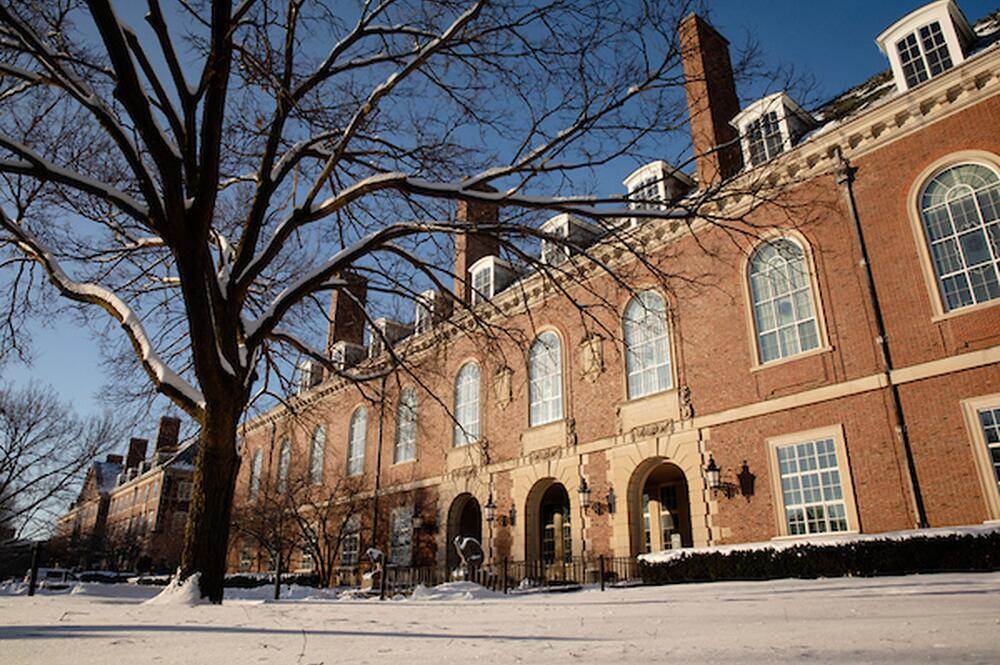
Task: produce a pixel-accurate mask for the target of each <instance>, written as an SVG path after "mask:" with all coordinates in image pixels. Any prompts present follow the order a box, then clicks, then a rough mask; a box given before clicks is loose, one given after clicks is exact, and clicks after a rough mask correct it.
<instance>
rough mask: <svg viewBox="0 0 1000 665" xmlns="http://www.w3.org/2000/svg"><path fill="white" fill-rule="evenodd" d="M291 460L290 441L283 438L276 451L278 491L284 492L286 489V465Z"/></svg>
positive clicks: (287, 465)
mask: <svg viewBox="0 0 1000 665" xmlns="http://www.w3.org/2000/svg"><path fill="white" fill-rule="evenodd" d="M291 461H292V442H291V441H289V440H288V439H285V440H284V441H282V442H281V449H280V451H279V452H278V487H277V489H278V493H279V494H284V493H285V491H286V490H287V489H288V467H289V465H290V464H291Z"/></svg>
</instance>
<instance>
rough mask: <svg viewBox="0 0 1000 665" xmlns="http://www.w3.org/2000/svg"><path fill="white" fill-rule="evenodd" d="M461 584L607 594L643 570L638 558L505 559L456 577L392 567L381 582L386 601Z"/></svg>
mask: <svg viewBox="0 0 1000 665" xmlns="http://www.w3.org/2000/svg"><path fill="white" fill-rule="evenodd" d="M459 580H465V581H469V582H475V583H477V584H480V585H482V586H484V587H486V588H487V589H491V590H493V591H497V592H500V593H519V592H520V593H523V592H527V591H531V590H534V589H545V590H550V591H551V590H555V589H557V588H559V587H564V588H567V589H569V588H577V587H579V586H580V585H582V584H600V586H601V590H602V591H603V590H604V588H605V587H606V586H613V585H618V584H625V583H638V582H639V566H638V563H637V561H636V560H635V558H634V557H605V556H599V557H594V558H588V559H582V558H580V557H574V558H572V559H567V560H565V561H562V562H558V561H557V562H546V561H511V560H509V559H503V560H500V561H495V562H493V563H489V564H486V565H484V566H480V567H477V568H472V569H470V570H467V571H464V572H463V573H461V574H459V575H458V576H457V577H456V576H455V574H454V571H453V570H451V569H449V568H447V567H445V566H395V565H391V564H390V565H389V566H387V567H386V570H385V576H384V577H383V578H382V579H381V580H380V585H379V594H380V596H382V597H383V598H384V597H386V596H390V597H391V596H395V595H396V594H408V593H412V592H413V589H415V588H416V587H417V585H418V584H422V585H423V586H428V587H430V586H437V585H438V584H443V583H445V582H452V581H459ZM373 591H374V589H373Z"/></svg>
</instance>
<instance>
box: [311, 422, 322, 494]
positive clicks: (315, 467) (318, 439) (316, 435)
mask: <svg viewBox="0 0 1000 665" xmlns="http://www.w3.org/2000/svg"><path fill="white" fill-rule="evenodd" d="M325 451H326V430H325V429H323V426H322V425H317V426H316V429H314V430H313V433H312V445H310V446H309V482H310V483H312V484H313V485H319V484H321V483H322V482H323V458H324V452H325Z"/></svg>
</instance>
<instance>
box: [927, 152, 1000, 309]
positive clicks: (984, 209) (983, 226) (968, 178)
mask: <svg viewBox="0 0 1000 665" xmlns="http://www.w3.org/2000/svg"><path fill="white" fill-rule="evenodd" d="M920 219H921V221H922V222H923V226H924V233H925V234H926V236H927V243H928V245H929V246H930V254H931V261H932V263H933V264H934V272H935V274H936V275H937V280H938V284H939V285H940V288H941V296H942V299H943V300H944V303H943V306H944V309H945V311H950V310H953V309H958V308H959V307H967V306H968V305H975V304H977V303H981V302H987V301H989V300H994V299H996V298H1000V178H998V177H997V174H996V173H995V172H994V171H993V170H992V169H990V168H988V167H986V166H983V165H982V164H959V165H957V166H953V167H951V168H949V169H946V170H945V171H942V172H941V173H939V174H938V175H936V176H935V177H934V178H933V179H932V180H931V181H930V182H929V183H927V185H926V186H925V187H924V189H923V192H922V193H921V195H920Z"/></svg>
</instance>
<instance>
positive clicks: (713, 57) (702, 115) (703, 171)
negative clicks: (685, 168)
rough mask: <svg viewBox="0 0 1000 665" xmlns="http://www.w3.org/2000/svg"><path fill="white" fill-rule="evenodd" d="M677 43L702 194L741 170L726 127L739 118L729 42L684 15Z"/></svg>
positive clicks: (736, 148) (734, 141)
mask: <svg viewBox="0 0 1000 665" xmlns="http://www.w3.org/2000/svg"><path fill="white" fill-rule="evenodd" d="M680 41H681V58H682V60H683V61H684V92H685V93H686V94H687V103H688V115H689V116H690V119H691V140H692V145H693V147H694V154H695V166H696V169H697V172H698V186H699V187H702V188H704V187H707V186H708V185H711V184H713V183H717V182H719V181H720V180H725V179H726V178H729V177H731V176H733V175H735V174H737V173H739V171H740V169H742V168H743V155H742V153H741V151H740V145H739V141H737V138H738V134H737V132H736V130H735V129H734V128H733V127H732V126H731V125H730V124H729V122H730V121H731V120H732V119H733V118H735V117H736V115H737V114H738V113H739V112H740V100H739V97H737V96H736V83H735V81H734V79H733V65H732V62H731V61H730V59H729V42H727V41H726V40H725V38H724V37H723V36H722V35H720V34H719V33H718V32H716V30H715V28H713V27H712V26H710V25H709V24H708V23H707V22H706V21H705V19H703V18H701V17H700V16H698V15H697V14H688V15H687V16H685V17H684V19H683V20H682V21H681V24H680ZM719 146H724V147H719Z"/></svg>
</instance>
